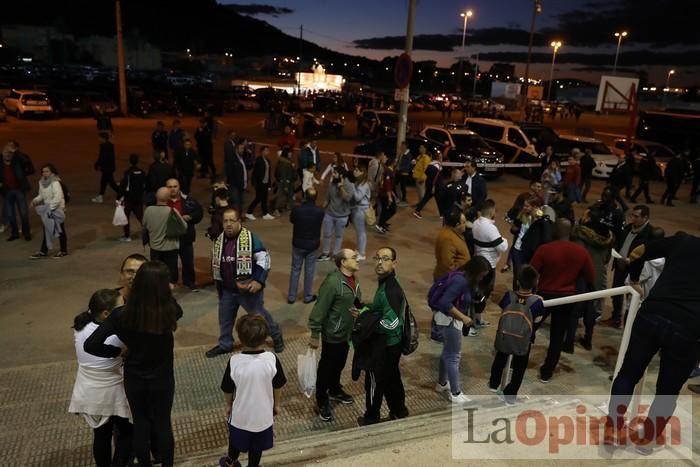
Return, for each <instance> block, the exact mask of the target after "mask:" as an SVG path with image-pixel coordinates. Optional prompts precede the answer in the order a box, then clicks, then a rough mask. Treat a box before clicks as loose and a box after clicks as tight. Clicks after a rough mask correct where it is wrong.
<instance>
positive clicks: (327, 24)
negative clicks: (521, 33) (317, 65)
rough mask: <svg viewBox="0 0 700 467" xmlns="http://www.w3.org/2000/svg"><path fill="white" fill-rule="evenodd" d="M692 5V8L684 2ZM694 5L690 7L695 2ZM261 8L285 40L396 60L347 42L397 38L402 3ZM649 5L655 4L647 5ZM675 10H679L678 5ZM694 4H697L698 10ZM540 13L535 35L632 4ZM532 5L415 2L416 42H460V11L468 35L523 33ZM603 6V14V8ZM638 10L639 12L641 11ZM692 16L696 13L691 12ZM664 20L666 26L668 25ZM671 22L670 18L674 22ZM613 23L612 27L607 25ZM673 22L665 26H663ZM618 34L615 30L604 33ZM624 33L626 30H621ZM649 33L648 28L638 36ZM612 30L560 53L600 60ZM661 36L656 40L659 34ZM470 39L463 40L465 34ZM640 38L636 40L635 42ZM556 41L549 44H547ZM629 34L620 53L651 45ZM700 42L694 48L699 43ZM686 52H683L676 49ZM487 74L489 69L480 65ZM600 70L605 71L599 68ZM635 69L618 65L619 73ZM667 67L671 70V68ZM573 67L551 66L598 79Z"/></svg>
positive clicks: (479, 0) (571, 2)
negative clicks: (579, 16)
mask: <svg viewBox="0 0 700 467" xmlns="http://www.w3.org/2000/svg"><path fill="white" fill-rule="evenodd" d="M219 1H220V2H221V3H238V4H245V3H246V2H244V1H232V0H219ZM688 1H689V3H690V0H688ZM693 1H694V2H695V0H693ZM260 3H264V4H265V5H271V6H274V7H279V8H288V9H290V10H292V12H291V13H285V14H280V15H278V16H272V15H257V17H258V18H259V19H261V20H264V21H267V22H269V23H271V24H273V25H274V26H276V27H278V28H280V29H281V30H283V31H284V32H285V33H287V34H290V35H293V36H297V35H298V34H299V25H301V24H303V25H304V38H305V39H307V40H309V41H312V42H315V43H317V44H319V45H322V46H325V47H328V48H330V49H333V50H337V51H340V52H345V53H349V54H353V55H364V56H367V57H370V58H375V59H381V58H383V57H386V56H394V55H397V54H398V53H399V51H398V50H396V49H362V48H357V47H356V45H355V44H353V41H355V40H358V39H369V38H377V37H384V36H402V35H404V34H405V30H406V17H407V5H408V1H407V0H380V1H378V0H351V1H348V0H294V1H290V0H267V1H261V2H260ZM647 3H653V2H651V0H647ZM655 3H656V5H665V6H667V7H668V9H667V10H666V11H673V10H674V9H673V8H672V7H671V5H670V3H672V2H669V3H666V2H655ZM676 3H677V2H676ZM697 3H699V4H700V2H697ZM542 4H543V8H544V11H543V13H542V14H540V15H538V17H537V30H540V29H541V28H557V26H559V24H560V15H564V14H566V13H569V12H571V11H573V10H577V9H581V10H586V11H588V12H591V13H597V12H600V11H602V10H603V9H604V8H612V7H614V6H615V5H616V4H619V5H622V4H625V7H626V8H630V5H631V4H632V5H633V3H632V2H630V1H629V0H609V1H604V2H600V1H596V0H542ZM532 5H533V3H532V1H531V0H418V2H417V10H416V23H415V34H416V35H418V34H461V30H462V19H461V18H460V17H459V13H460V12H461V11H465V10H467V9H471V10H472V11H473V12H474V16H473V17H472V18H470V19H469V24H468V28H467V29H468V31H469V30H471V29H472V28H476V29H482V28H493V27H503V28H516V29H523V30H529V26H530V18H531V13H532ZM601 5H602V6H601ZM640 6H641V5H640ZM690 8H695V7H694V6H693V7H690ZM667 19H670V18H667ZM621 21H624V20H621ZM673 21H675V18H674V19H673ZM673 21H667V22H666V28H667V29H668V28H673ZM614 22H615V21H614V20H613V23H614ZM669 22H671V25H670V26H669V25H668V23H669ZM612 27H617V25H614V26H610V28H612ZM619 28H620V29H625V28H626V25H625V24H620V25H619ZM644 29H645V30H647V31H648V30H649V29H648V28H644ZM613 32H614V30H613V29H611V30H610V41H609V42H608V43H607V44H606V43H602V44H600V45H597V46H595V47H573V46H570V45H569V44H567V43H566V40H564V43H565V46H564V47H562V50H561V52H560V53H587V54H588V53H604V54H614V53H615V47H616V42H615V39H614V38H613V37H612V34H613ZM660 33H661V32H660ZM468 36H469V34H468ZM637 37H638V35H637ZM552 39H554V38H552ZM634 39H635V32H634V31H630V35H629V36H628V38H627V39H626V40H625V42H624V43H623V48H622V52H623V53H624V52H625V51H633V50H644V49H646V48H648V47H649V46H650V44H649V42H647V43H640V42H639V41H637V42H635V40H634ZM698 42H700V40H699V41H698ZM658 45H659V44H656V45H655V50H656V51H664V50H668V51H673V52H676V51H678V48H677V47H675V46H674V44H665V47H661V48H659V47H658ZM524 49H526V46H520V45H483V44H470V43H469V38H467V48H466V55H467V56H474V55H475V54H477V53H486V52H502V51H510V52H517V51H522V50H524ZM682 49H683V50H687V49H688V46H687V45H685V46H683V47H682ZM538 51H539V52H542V53H551V50H550V48H549V47H547V46H545V47H539V48H538V47H536V48H535V52H538ZM459 52H460V51H459V50H458V49H456V50H454V51H452V52H444V51H443V52H439V51H429V50H416V51H414V54H413V57H414V60H428V59H430V60H436V61H437V62H438V65H440V66H449V65H450V64H452V63H454V62H455V60H456V58H457V57H458V56H459V55H460V53H459ZM483 65H484V67H488V66H489V65H490V63H484V64H483ZM601 65H608V66H610V65H611V64H605V63H601ZM625 66H635V64H630V63H628V64H625V63H624V61H621V62H620V67H621V68H624V67H625ZM669 66H673V65H672V64H671V65H669ZM669 66H666V65H657V66H646V67H645V68H646V69H648V71H649V72H650V75H651V78H652V80H654V79H656V80H657V81H658V80H659V79H661V77H663V76H665V74H666V70H667V69H668V68H669ZM573 68H576V64H559V63H558V64H557V70H558V71H561V72H562V73H565V74H567V75H568V76H570V77H580V78H583V79H587V78H589V79H591V80H593V81H597V79H598V77H599V76H600V73H597V74H596V73H586V72H584V73H581V72H575V71H574V72H572V69H573ZM698 71H699V70H698V69H697V67H685V69H683V70H679V71H678V73H677V74H676V77H675V79H676V80H677V83H678V84H682V83H684V82H685V83H690V82H697V81H698V76H697V75H698ZM518 72H519V73H522V65H519V66H518ZM532 73H533V74H534V77H540V78H545V77H546V75H547V74H548V73H549V65H548V64H547V63H539V64H534V65H533V67H532Z"/></svg>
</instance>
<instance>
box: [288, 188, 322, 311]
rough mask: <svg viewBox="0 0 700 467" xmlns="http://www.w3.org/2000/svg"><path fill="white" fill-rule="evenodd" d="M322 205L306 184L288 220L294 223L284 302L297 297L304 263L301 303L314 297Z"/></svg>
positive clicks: (307, 301)
mask: <svg viewBox="0 0 700 467" xmlns="http://www.w3.org/2000/svg"><path fill="white" fill-rule="evenodd" d="M323 216H324V211H323V208H321V207H319V206H316V189H314V188H309V189H308V190H306V192H304V203H303V204H301V205H300V206H295V207H294V208H292V212H291V214H290V215H289V222H291V223H292V225H293V226H294V230H293V232H292V270H291V272H290V273H289V293H288V294H287V303H289V304H290V305H291V304H292V303H294V302H295V301H296V299H297V293H298V291H299V275H300V274H301V267H302V265H303V266H304V303H311V302H313V301H314V300H316V295H313V294H312V293H311V288H312V287H313V282H314V272H315V270H316V256H317V254H318V247H319V246H320V245H321V224H322V223H323Z"/></svg>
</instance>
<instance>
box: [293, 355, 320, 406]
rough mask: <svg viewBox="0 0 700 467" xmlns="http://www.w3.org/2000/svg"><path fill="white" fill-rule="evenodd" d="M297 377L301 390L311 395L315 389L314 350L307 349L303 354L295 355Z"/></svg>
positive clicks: (307, 395)
mask: <svg viewBox="0 0 700 467" xmlns="http://www.w3.org/2000/svg"><path fill="white" fill-rule="evenodd" d="M297 377H298V378H299V385H300V386H301V391H302V392H303V393H304V395H305V396H306V397H311V396H312V395H313V393H314V391H315V390H316V351H315V350H314V349H308V350H307V351H306V353H305V354H304V355H297Z"/></svg>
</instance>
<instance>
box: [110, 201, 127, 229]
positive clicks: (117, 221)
mask: <svg viewBox="0 0 700 467" xmlns="http://www.w3.org/2000/svg"><path fill="white" fill-rule="evenodd" d="M128 223H129V219H128V218H127V217H126V213H125V212H124V205H123V204H122V203H120V202H119V201H117V207H116V208H115V209H114V217H113V218H112V225H116V226H117V227H120V226H123V225H127V224H128Z"/></svg>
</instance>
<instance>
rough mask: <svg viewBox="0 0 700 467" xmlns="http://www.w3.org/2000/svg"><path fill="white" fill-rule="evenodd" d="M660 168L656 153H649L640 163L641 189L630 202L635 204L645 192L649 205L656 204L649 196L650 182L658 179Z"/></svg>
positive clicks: (638, 189)
mask: <svg viewBox="0 0 700 467" xmlns="http://www.w3.org/2000/svg"><path fill="white" fill-rule="evenodd" d="M658 170H659V168H658V166H657V165H656V159H655V158H654V153H653V152H649V153H648V154H647V156H646V157H645V158H644V159H642V160H641V161H640V162H639V187H638V188H637V191H635V192H634V194H633V195H632V198H630V201H632V202H633V203H636V202H637V197H638V196H639V195H640V194H641V193H642V192H644V198H645V199H646V203H647V204H654V201H653V200H652V199H651V196H649V182H650V181H651V180H654V179H655V178H656V174H657V173H658Z"/></svg>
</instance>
